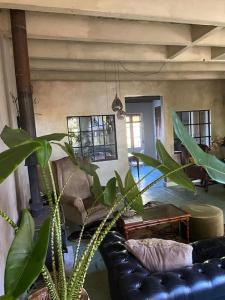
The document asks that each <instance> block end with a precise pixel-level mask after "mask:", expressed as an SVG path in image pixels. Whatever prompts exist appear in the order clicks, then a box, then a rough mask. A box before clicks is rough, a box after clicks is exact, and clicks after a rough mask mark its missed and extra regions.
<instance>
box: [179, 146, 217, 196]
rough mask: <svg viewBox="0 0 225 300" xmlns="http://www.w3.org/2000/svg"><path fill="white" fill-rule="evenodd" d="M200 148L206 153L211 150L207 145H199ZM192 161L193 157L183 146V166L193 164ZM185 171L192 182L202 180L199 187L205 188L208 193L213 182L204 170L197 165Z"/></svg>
mask: <svg viewBox="0 0 225 300" xmlns="http://www.w3.org/2000/svg"><path fill="white" fill-rule="evenodd" d="M199 147H200V148H201V149H202V150H203V151H205V152H209V151H210V148H209V147H208V146H207V145H204V144H199ZM191 160H192V157H191V155H190V153H189V152H188V151H187V149H186V148H185V147H184V146H181V164H182V165H185V164H188V163H190V162H191ZM184 171H185V173H186V174H187V176H188V177H189V178H190V179H191V180H200V185H197V186H200V187H203V188H204V189H205V191H206V192H208V187H209V185H210V184H212V183H213V182H212V180H211V178H210V177H209V175H208V173H207V172H206V171H205V169H204V168H202V167H200V166H197V165H193V166H190V167H187V168H185V170H184Z"/></svg>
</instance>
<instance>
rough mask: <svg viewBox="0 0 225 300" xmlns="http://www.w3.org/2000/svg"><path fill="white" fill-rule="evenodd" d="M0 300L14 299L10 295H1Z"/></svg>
mask: <svg viewBox="0 0 225 300" xmlns="http://www.w3.org/2000/svg"><path fill="white" fill-rule="evenodd" d="M0 299H1V300H14V299H16V298H15V297H13V296H12V295H3V296H0Z"/></svg>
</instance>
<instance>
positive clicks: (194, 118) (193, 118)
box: [191, 111, 200, 124]
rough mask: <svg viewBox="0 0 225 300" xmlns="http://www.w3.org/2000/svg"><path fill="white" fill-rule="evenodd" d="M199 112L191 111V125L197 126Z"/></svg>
mask: <svg viewBox="0 0 225 300" xmlns="http://www.w3.org/2000/svg"><path fill="white" fill-rule="evenodd" d="M199 121H200V120H199V111H193V112H192V113H191V123H192V124H199Z"/></svg>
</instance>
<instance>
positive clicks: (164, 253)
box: [126, 238, 193, 272]
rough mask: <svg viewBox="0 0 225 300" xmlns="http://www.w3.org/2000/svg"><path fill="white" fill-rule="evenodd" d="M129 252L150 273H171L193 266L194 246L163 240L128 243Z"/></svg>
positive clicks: (132, 241) (130, 241) (131, 241)
mask: <svg viewBox="0 0 225 300" xmlns="http://www.w3.org/2000/svg"><path fill="white" fill-rule="evenodd" d="M126 247H127V250H128V251H130V252H131V253H132V254H133V255H134V256H136V257H137V258H138V259H139V260H140V262H141V263H142V264H143V266H145V267H146V268H147V269H148V270H149V271H150V272H161V271H169V270H174V269H178V268H182V267H185V266H190V265H192V250H193V248H192V246H191V245H186V244H183V243H178V242H175V241H170V240H162V239H155V238H153V239H144V240H128V241H126Z"/></svg>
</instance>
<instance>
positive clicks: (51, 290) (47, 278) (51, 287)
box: [41, 266, 60, 300]
mask: <svg viewBox="0 0 225 300" xmlns="http://www.w3.org/2000/svg"><path fill="white" fill-rule="evenodd" d="M41 273H42V276H43V278H44V281H45V283H46V285H47V288H48V291H49V294H50V296H51V300H60V299H59V296H58V294H57V290H56V286H55V284H54V282H53V281H52V277H51V275H50V273H49V271H48V269H47V268H46V266H44V267H43V268H42V270H41Z"/></svg>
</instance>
